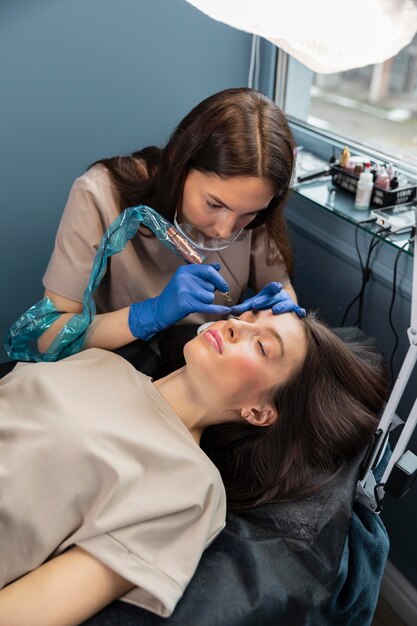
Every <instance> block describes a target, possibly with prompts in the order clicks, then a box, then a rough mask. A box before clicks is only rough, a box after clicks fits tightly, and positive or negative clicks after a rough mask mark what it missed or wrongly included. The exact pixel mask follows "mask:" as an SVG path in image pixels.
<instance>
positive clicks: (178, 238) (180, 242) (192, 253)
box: [166, 226, 233, 304]
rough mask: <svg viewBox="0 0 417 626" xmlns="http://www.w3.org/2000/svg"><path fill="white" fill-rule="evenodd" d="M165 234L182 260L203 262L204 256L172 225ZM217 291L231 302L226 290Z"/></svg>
mask: <svg viewBox="0 0 417 626" xmlns="http://www.w3.org/2000/svg"><path fill="white" fill-rule="evenodd" d="M166 234H167V235H168V237H169V240H170V242H171V243H172V245H173V246H174V248H175V249H176V250H178V252H179V253H180V255H181V256H182V258H183V259H184V261H187V263H203V262H204V257H203V256H202V255H201V254H200V253H199V252H198V251H197V250H195V248H193V247H192V246H191V245H190V243H189V242H188V241H187V239H186V238H185V237H183V236H182V235H181V234H180V233H179V232H178V231H177V230H176V228H174V226H170V227H169V228H168V229H167V231H166ZM219 293H220V294H221V295H222V296H223V298H225V300H227V301H228V302H230V303H231V304H233V300H232V298H231V297H230V294H229V292H228V291H220V292H219Z"/></svg>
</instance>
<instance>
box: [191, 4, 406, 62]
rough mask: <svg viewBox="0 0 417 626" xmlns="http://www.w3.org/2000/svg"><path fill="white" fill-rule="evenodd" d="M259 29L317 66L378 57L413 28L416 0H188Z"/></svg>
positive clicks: (218, 16) (213, 13)
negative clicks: (251, 0)
mask: <svg viewBox="0 0 417 626" xmlns="http://www.w3.org/2000/svg"><path fill="white" fill-rule="evenodd" d="M187 2H189V3H190V4H192V5H193V6H195V7H196V8H197V9H200V10H201V11H203V13H206V14H207V15H209V16H210V17H212V18H213V19H215V20H218V21H220V22H224V23H225V24H228V25H229V26H233V27H235V28H239V29H240V30H244V31H246V32H249V33H252V34H255V35H260V36H261V37H264V38H265V39H267V40H269V41H271V42H272V43H274V44H275V45H277V46H278V47H279V48H282V50H285V52H288V54H290V55H291V56H293V57H295V58H296V59H297V60H298V61H300V62H301V63H303V64H304V65H306V66H307V67H309V68H311V69H312V70H313V71H315V72H319V73H323V74H330V73H333V72H342V71H345V70H349V69H352V68H354V67H363V66H365V65H371V64H375V63H381V62H382V61H385V60H386V59H389V58H390V57H392V56H394V55H396V54H397V53H398V52H399V51H400V50H401V49H402V48H404V46H406V45H408V44H409V43H410V41H411V40H412V38H413V36H414V35H415V33H416V32H417V0H346V1H345V2H341V1H340V0H255V1H254V2H249V0H187Z"/></svg>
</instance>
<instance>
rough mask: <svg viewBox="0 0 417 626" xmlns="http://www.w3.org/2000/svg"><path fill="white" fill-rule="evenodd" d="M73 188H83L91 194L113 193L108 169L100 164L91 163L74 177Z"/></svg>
mask: <svg viewBox="0 0 417 626" xmlns="http://www.w3.org/2000/svg"><path fill="white" fill-rule="evenodd" d="M72 188H73V189H76V190H84V191H85V192H88V193H90V194H93V195H101V194H108V193H114V185H113V182H112V179H111V176H110V173H109V171H108V169H107V168H106V167H105V166H104V165H101V164H97V165H93V167H90V169H88V170H87V171H86V172H84V173H83V174H81V176H79V177H78V178H76V179H75V181H74V183H73V185H72Z"/></svg>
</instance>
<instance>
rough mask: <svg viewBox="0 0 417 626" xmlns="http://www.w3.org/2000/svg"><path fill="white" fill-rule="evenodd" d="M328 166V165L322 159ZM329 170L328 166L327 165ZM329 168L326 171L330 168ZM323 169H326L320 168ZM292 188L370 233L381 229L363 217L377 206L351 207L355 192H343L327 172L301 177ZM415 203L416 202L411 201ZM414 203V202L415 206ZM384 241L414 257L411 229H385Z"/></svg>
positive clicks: (370, 217)
mask: <svg viewBox="0 0 417 626" xmlns="http://www.w3.org/2000/svg"><path fill="white" fill-rule="evenodd" d="M323 165H325V166H326V167H327V168H329V166H328V164H326V163H324V162H323ZM329 170H330V168H329ZM329 170H328V171H329ZM323 171H325V168H324V169H323ZM292 191H293V193H295V194H299V195H300V196H301V197H303V198H307V199H308V200H310V201H312V202H313V203H314V204H316V205H317V206H319V207H322V208H323V209H325V210H326V211H329V212H331V213H334V214H335V215H338V216H339V217H341V218H342V219H344V220H346V221H347V222H349V223H351V224H353V225H354V226H357V225H359V226H358V227H359V228H360V229H362V230H364V231H366V232H368V233H370V234H371V235H373V234H375V233H376V232H377V231H378V230H380V229H381V225H380V224H377V223H376V221H375V222H367V223H360V222H364V221H365V220H371V219H372V218H373V215H372V210H373V209H374V208H376V207H372V206H371V207H370V208H369V209H366V210H363V209H361V210H358V209H355V207H354V195H352V193H349V192H347V191H345V190H344V189H342V188H340V187H337V186H335V185H334V184H333V182H332V177H331V175H330V173H328V174H323V176H322V177H320V178H316V179H312V180H304V181H303V182H294V184H293V187H292ZM413 202H414V205H416V201H415V200H414V201H413ZM416 206H417V205H416ZM381 236H383V238H384V241H385V242H386V243H388V244H389V245H391V246H393V247H394V248H403V250H404V253H405V254H408V255H410V256H413V252H414V242H413V241H412V242H411V243H407V242H408V241H409V239H410V237H411V235H410V228H409V229H408V230H407V229H403V230H402V231H401V232H399V233H398V234H394V231H393V232H392V233H390V234H389V235H387V233H386V232H383V233H381Z"/></svg>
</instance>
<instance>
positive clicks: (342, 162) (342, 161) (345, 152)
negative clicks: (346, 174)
mask: <svg viewBox="0 0 417 626" xmlns="http://www.w3.org/2000/svg"><path fill="white" fill-rule="evenodd" d="M349 159H350V152H349V148H348V147H347V146H345V147H344V148H343V152H342V154H341V155H340V161H339V165H340V167H343V168H345V167H346V165H347V164H348V161H349Z"/></svg>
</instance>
